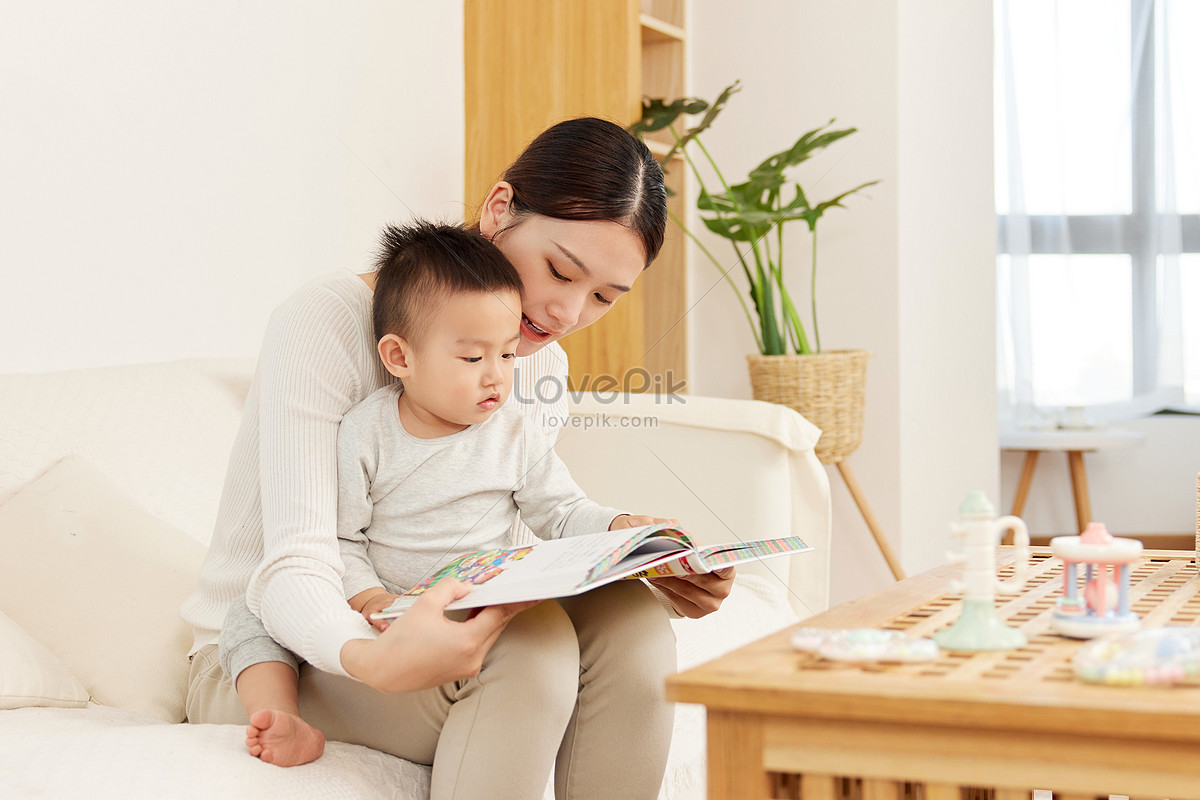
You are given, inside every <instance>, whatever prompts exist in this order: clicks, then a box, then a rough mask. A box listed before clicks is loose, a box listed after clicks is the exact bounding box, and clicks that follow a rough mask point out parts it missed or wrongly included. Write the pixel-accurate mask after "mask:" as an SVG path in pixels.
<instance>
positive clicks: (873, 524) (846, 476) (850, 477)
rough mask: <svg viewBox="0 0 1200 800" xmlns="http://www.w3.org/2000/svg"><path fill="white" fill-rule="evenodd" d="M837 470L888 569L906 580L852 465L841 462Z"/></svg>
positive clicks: (897, 576)
mask: <svg viewBox="0 0 1200 800" xmlns="http://www.w3.org/2000/svg"><path fill="white" fill-rule="evenodd" d="M837 468H838V472H840V473H841V475H842V480H843V481H845V482H846V488H847V489H849V490H850V496H851V497H853V498H854V503H855V505H857V506H858V510H859V513H861V514H862V517H863V521H864V522H866V523H867V528H869V529H870V531H871V535H872V536H874V537H875V544H877V545H879V552H881V553H883V560H884V561H886V562H887V565H888V569H890V570H891V571H892V577H894V578H895V579H896V580H898V581H902V580H904V568H903V567H901V566H900V559H898V558H896V552H895V551H894V550H892V545H891V543H890V542H888V540H887V537H886V536H884V535H883V530H882V529H881V528H880V527H879V520H877V519H876V518H875V512H873V511H871V506H869V505H868V504H867V497H866V495H864V494H863V490H862V487H861V486H859V485H858V480H857V479H856V478H855V477H854V473H853V472H851V471H850V465H849V464H847V463H846V462H845V461H839V462H837Z"/></svg>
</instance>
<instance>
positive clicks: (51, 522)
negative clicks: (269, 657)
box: [0, 457, 204, 722]
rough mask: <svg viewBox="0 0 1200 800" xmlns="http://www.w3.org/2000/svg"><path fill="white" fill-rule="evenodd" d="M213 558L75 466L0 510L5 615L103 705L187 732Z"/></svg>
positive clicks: (82, 465)
mask: <svg viewBox="0 0 1200 800" xmlns="http://www.w3.org/2000/svg"><path fill="white" fill-rule="evenodd" d="M203 556H204V548H203V546H202V545H200V544H199V543H198V542H196V541H195V540H194V539H192V538H191V537H189V536H187V535H186V534H184V533H181V532H180V531H179V530H177V529H175V528H173V527H172V526H170V525H168V524H167V523H165V522H162V521H161V520H159V519H156V518H155V517H153V516H151V515H150V514H148V513H147V512H145V511H143V510H142V509H141V508H139V507H138V506H137V504H136V503H134V502H133V501H132V500H130V499H129V498H128V497H127V496H126V495H124V494H123V493H122V492H121V491H120V490H119V489H118V488H117V487H116V486H115V485H114V484H113V483H112V482H111V481H109V480H108V479H107V478H105V477H104V476H103V475H102V474H100V473H99V472H98V471H97V470H95V469H94V468H93V467H91V466H90V465H89V464H88V463H87V462H86V461H84V460H83V459H80V458H78V457H69V458H67V459H65V460H63V461H61V462H59V463H58V464H56V465H55V466H53V467H52V468H51V469H50V470H49V471H48V472H47V473H46V474H45V475H43V476H42V477H40V478H38V479H37V480H36V481H34V482H33V483H31V484H29V485H28V486H26V487H25V488H24V489H22V490H21V491H20V492H18V493H17V495H16V496H15V497H13V498H12V499H11V500H9V501H8V502H7V503H5V504H4V505H3V506H0V611H4V612H5V613H7V614H8V615H9V616H10V617H12V619H13V620H14V621H15V622H16V623H17V624H19V625H21V626H22V627H23V628H24V629H25V630H26V631H27V632H29V633H30V634H31V635H32V636H33V637H34V638H36V639H37V640H38V641H40V642H41V643H42V644H43V645H45V646H46V648H47V649H49V650H50V652H51V653H53V654H54V655H55V656H57V657H58V658H59V660H61V661H62V663H63V665H64V666H65V667H66V668H67V669H68V670H69V671H70V672H71V673H72V674H73V675H74V676H75V677H76V678H78V679H79V682H80V683H82V684H83V686H84V688H85V689H86V690H87V691H88V692H89V693H90V694H91V696H92V699H93V700H95V701H96V702H97V703H102V704H104V705H109V706H116V707H118V708H128V709H134V710H137V711H141V712H144V713H147V714H151V715H153V716H155V717H157V718H159V719H162V720H164V721H167V722H181V721H182V720H183V718H184V701H185V695H186V693H187V671H188V664H187V651H188V649H189V648H190V646H191V641H192V637H191V630H190V628H189V627H188V626H187V625H186V624H185V623H184V622H183V620H182V619H180V617H179V606H180V604H181V603H182V602H183V599H184V597H186V596H187V594H188V593H189V592H191V591H192V589H193V588H194V587H195V585H196V581H197V576H198V575H199V573H200V562H201V560H202V559H203Z"/></svg>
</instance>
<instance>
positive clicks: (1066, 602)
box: [1050, 522, 1142, 639]
mask: <svg viewBox="0 0 1200 800" xmlns="http://www.w3.org/2000/svg"><path fill="white" fill-rule="evenodd" d="M1050 549H1051V551H1053V553H1054V555H1056V556H1058V557H1059V558H1061V559H1062V560H1063V564H1064V565H1065V568H1064V569H1063V596H1062V597H1060V598H1059V599H1058V602H1057V603H1056V605H1055V608H1054V615H1053V616H1052V617H1051V618H1050V626H1051V627H1052V628H1054V630H1055V631H1057V632H1058V633H1061V634H1062V635H1064V636H1070V637H1072V638H1075V639H1091V638H1093V637H1096V636H1099V635H1101V634H1103V633H1126V632H1128V631H1134V630H1137V628H1138V626H1139V625H1140V624H1141V622H1140V621H1139V620H1138V615H1137V614H1135V613H1133V612H1132V611H1130V610H1129V566H1130V564H1132V563H1133V562H1135V561H1137V560H1138V559H1139V558H1141V555H1142V543H1141V542H1139V541H1138V540H1136V539H1120V538H1117V537H1115V536H1113V535H1112V534H1111V533H1109V532H1108V529H1107V528H1105V527H1104V525H1102V524H1100V523H1099V522H1093V523H1091V524H1090V525H1088V526H1087V528H1086V529H1085V530H1084V532H1083V533H1082V534H1080V535H1079V536H1055V537H1054V538H1053V539H1051V540H1050ZM1080 566H1083V568H1084V581H1083V594H1082V596H1080V592H1079V567H1080Z"/></svg>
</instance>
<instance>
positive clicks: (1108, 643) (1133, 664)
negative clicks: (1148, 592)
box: [1074, 627, 1200, 686]
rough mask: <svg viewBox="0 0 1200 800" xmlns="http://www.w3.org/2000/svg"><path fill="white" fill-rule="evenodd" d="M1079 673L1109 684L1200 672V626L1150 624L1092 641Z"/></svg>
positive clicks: (1082, 652)
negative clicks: (1131, 631) (1148, 626)
mask: <svg viewBox="0 0 1200 800" xmlns="http://www.w3.org/2000/svg"><path fill="white" fill-rule="evenodd" d="M1074 664H1075V676H1076V677H1077V678H1079V679H1080V680H1083V681H1087V682H1088V683H1103V684H1106V685H1108V686H1143V685H1153V684H1165V683H1176V682H1178V681H1182V680H1186V679H1189V678H1195V677H1196V676H1197V675H1200V628H1190V627H1189V628H1184V627H1169V628H1149V629H1147V630H1139V631H1135V632H1133V633H1126V634H1123V635H1119V636H1109V637H1105V638H1103V639H1097V640H1096V641H1094V642H1088V643H1087V644H1085V645H1084V646H1083V647H1081V648H1080V649H1079V652H1078V653H1076V654H1075V662H1074Z"/></svg>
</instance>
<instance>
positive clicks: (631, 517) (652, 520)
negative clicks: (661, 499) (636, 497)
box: [608, 514, 679, 531]
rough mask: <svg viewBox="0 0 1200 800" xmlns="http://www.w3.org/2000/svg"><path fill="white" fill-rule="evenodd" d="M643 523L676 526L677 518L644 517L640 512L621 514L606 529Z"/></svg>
mask: <svg viewBox="0 0 1200 800" xmlns="http://www.w3.org/2000/svg"><path fill="white" fill-rule="evenodd" d="M644 525H670V526H671V527H672V528H678V527H679V520H677V519H667V518H666V517H646V516H643V515H641V514H622V515H621V516H619V517H617V518H615V519H614V520H613V521H612V522H610V523H609V524H608V529H609V530H610V531H615V530H620V529H621V528H641V527H642V526H644Z"/></svg>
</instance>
